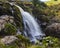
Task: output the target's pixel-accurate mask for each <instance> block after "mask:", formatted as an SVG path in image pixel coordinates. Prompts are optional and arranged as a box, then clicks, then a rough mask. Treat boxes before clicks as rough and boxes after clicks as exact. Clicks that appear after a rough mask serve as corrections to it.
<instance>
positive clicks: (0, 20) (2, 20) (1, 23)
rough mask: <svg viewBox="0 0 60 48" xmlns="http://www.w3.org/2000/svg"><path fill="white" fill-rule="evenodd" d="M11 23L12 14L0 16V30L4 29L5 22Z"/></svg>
mask: <svg viewBox="0 0 60 48" xmlns="http://www.w3.org/2000/svg"><path fill="white" fill-rule="evenodd" d="M8 22H9V23H13V22H14V17H13V16H8V15H2V16H0V31H1V30H2V29H4V27H5V24H6V23H8Z"/></svg>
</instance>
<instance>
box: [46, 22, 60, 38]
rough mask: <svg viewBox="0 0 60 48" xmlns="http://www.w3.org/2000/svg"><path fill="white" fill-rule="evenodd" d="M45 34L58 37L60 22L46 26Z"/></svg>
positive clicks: (59, 34)
mask: <svg viewBox="0 0 60 48" xmlns="http://www.w3.org/2000/svg"><path fill="white" fill-rule="evenodd" d="M45 33H46V35H50V36H55V37H59V38H60V23H53V24H51V25H49V26H47V27H46V29H45Z"/></svg>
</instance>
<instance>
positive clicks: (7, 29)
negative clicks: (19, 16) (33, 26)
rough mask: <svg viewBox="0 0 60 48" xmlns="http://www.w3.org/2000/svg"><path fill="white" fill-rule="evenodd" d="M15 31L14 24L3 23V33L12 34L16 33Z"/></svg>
mask: <svg viewBox="0 0 60 48" xmlns="http://www.w3.org/2000/svg"><path fill="white" fill-rule="evenodd" d="M16 31H17V29H16V27H15V26H14V25H12V24H10V23H7V24H5V30H4V32H5V33H7V34H11V35H14V34H16Z"/></svg>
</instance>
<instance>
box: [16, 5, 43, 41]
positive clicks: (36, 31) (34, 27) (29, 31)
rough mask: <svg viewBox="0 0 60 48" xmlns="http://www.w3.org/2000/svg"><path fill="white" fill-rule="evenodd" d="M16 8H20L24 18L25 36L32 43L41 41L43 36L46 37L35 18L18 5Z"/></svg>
mask: <svg viewBox="0 0 60 48" xmlns="http://www.w3.org/2000/svg"><path fill="white" fill-rule="evenodd" d="M15 6H16V7H18V8H19V10H20V12H21V14H22V17H23V23H24V35H25V36H26V37H28V38H29V39H30V41H34V42H36V41H37V39H41V36H44V34H43V33H42V31H41V28H40V27H39V25H38V23H37V22H36V20H35V18H34V17H33V16H32V15H30V14H29V13H28V12H26V11H24V10H23V9H22V8H21V7H19V6H18V5H15Z"/></svg>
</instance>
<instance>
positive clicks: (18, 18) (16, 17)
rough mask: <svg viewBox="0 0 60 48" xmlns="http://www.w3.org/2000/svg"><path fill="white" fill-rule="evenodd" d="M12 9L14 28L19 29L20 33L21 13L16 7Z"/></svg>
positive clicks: (21, 25) (21, 28) (21, 26)
mask: <svg viewBox="0 0 60 48" xmlns="http://www.w3.org/2000/svg"><path fill="white" fill-rule="evenodd" d="M13 9H14V21H15V23H16V27H17V28H20V31H23V20H22V16H21V13H20V11H19V9H18V8H17V7H16V6H14V7H13Z"/></svg>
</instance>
